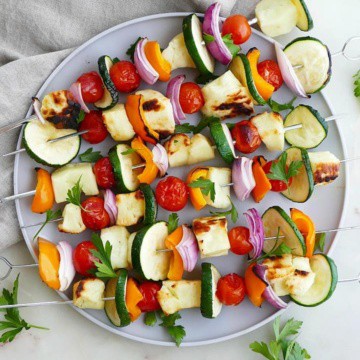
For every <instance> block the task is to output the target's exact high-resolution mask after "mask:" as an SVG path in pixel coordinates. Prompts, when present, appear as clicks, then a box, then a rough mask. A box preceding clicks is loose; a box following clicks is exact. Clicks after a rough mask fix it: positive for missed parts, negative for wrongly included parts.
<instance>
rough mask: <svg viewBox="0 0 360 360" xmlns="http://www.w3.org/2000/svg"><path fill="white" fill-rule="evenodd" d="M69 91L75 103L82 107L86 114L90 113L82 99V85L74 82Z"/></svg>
mask: <svg viewBox="0 0 360 360" xmlns="http://www.w3.org/2000/svg"><path fill="white" fill-rule="evenodd" d="M69 91H70V92H71V95H72V96H73V97H74V99H75V101H76V102H77V103H78V104H79V105H80V107H81V108H82V109H83V110H84V111H85V112H86V113H89V112H90V110H89V108H88V107H87V106H86V104H85V101H84V99H83V97H82V92H81V84H80V83H79V82H74V83H73V84H71V86H70V88H69Z"/></svg>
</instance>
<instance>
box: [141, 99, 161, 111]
mask: <svg viewBox="0 0 360 360" xmlns="http://www.w3.org/2000/svg"><path fill="white" fill-rule="evenodd" d="M142 108H143V110H144V111H160V110H161V104H159V102H158V100H157V99H153V100H148V101H145V102H144V103H143V104H142Z"/></svg>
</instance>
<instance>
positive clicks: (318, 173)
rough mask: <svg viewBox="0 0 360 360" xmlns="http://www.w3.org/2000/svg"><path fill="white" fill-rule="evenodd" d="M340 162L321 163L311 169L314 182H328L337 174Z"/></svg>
mask: <svg viewBox="0 0 360 360" xmlns="http://www.w3.org/2000/svg"><path fill="white" fill-rule="evenodd" d="M339 171H340V164H334V163H321V164H317V165H316V169H315V170H313V175H314V184H315V185H317V184H328V183H330V182H332V181H334V180H335V179H336V178H337V177H338V176H339Z"/></svg>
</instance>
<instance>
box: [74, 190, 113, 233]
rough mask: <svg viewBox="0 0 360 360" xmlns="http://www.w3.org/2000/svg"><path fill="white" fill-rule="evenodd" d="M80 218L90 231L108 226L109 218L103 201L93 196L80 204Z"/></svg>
mask: <svg viewBox="0 0 360 360" xmlns="http://www.w3.org/2000/svg"><path fill="white" fill-rule="evenodd" d="M81 207H82V209H81V217H82V220H83V222H84V225H85V226H86V227H87V228H88V229H90V230H101V229H103V228H105V227H107V226H109V225H110V217H109V214H108V213H107V212H106V210H105V208H104V200H103V199H101V198H99V197H96V196H93V197H89V198H88V199H86V200H84V201H83V202H82V203H81Z"/></svg>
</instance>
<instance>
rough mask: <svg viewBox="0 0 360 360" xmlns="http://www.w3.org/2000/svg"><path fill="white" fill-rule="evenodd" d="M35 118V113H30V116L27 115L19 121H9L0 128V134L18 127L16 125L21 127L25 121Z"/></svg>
mask: <svg viewBox="0 0 360 360" xmlns="http://www.w3.org/2000/svg"><path fill="white" fill-rule="evenodd" d="M35 119H37V117H36V115H32V116H30V117H28V118H26V119H21V120H19V121H16V122H12V123H10V124H8V125H5V126H3V127H1V128H0V135H1V134H5V133H7V132H9V131H11V130H13V129H16V128H18V127H21V126H23V125H24V124H26V123H27V122H29V121H31V120H35Z"/></svg>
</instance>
